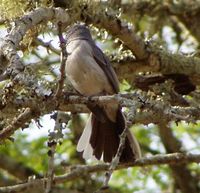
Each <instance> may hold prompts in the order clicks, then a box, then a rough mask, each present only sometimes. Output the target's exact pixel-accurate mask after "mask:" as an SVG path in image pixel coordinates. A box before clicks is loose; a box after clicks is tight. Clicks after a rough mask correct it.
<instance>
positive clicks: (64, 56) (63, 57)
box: [55, 22, 68, 98]
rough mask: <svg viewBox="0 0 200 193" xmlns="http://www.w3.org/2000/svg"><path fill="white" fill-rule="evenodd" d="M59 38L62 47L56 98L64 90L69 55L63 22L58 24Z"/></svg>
mask: <svg viewBox="0 0 200 193" xmlns="http://www.w3.org/2000/svg"><path fill="white" fill-rule="evenodd" d="M58 37H59V40H60V47H61V65H60V79H59V81H58V87H57V90H56V93H55V97H56V98H57V97H58V96H60V95H61V93H62V88H63V85H64V80H65V64H66V60H67V55H68V54H67V50H66V41H65V39H64V38H63V36H62V23H61V22H58Z"/></svg>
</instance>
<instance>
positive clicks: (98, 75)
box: [66, 40, 113, 96]
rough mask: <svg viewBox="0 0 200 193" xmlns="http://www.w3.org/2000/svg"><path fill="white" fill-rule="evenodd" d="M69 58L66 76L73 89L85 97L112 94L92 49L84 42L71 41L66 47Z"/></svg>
mask: <svg viewBox="0 0 200 193" xmlns="http://www.w3.org/2000/svg"><path fill="white" fill-rule="evenodd" d="M67 51H68V52H69V56H68V58H67V61H66V74H67V77H68V79H69V81H70V82H71V84H72V85H73V87H74V88H75V89H76V90H77V91H78V92H79V93H81V94H83V95H86V96H91V95H98V94H101V93H107V94H112V93H113V89H112V87H111V85H110V83H109V81H108V78H107V77H106V75H105V73H104V72H103V70H102V69H101V67H100V66H99V65H98V64H97V63H96V61H95V60H94V58H93V55H92V48H91V47H90V45H89V44H88V43H87V41H85V40H76V41H72V42H71V43H70V44H68V46H67Z"/></svg>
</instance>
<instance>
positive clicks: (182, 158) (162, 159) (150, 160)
mask: <svg viewBox="0 0 200 193" xmlns="http://www.w3.org/2000/svg"><path fill="white" fill-rule="evenodd" d="M190 162H196V163H200V155H199V154H197V155H195V154H184V153H173V154H166V155H156V156H152V157H146V158H141V159H139V160H136V161H135V162H134V163H130V164H127V165H120V166H118V167H117V168H116V169H117V170H119V169H124V168H128V167H136V166H140V167H143V166H151V165H162V164H181V163H190ZM108 168H109V164H101V165H94V166H74V167H73V168H72V170H71V172H70V173H68V174H64V175H60V176H55V178H54V182H55V183H56V184H58V183H63V182H68V181H72V180H75V179H80V178H81V177H84V176H85V175H86V174H90V173H94V172H101V171H106V170H108ZM46 180H47V179H46V178H43V179H36V180H31V181H30V182H27V183H24V184H18V185H15V186H8V187H1V188H0V192H1V193H11V192H13V191H15V192H19V191H21V190H26V189H27V188H30V187H34V186H35V185H37V186H42V185H43V184H44V183H45V182H46Z"/></svg>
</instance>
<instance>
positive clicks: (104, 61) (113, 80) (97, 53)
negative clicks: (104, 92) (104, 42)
mask: <svg viewBox="0 0 200 193" xmlns="http://www.w3.org/2000/svg"><path fill="white" fill-rule="evenodd" d="M91 46H92V50H93V57H94V59H95V61H96V62H97V64H98V65H99V66H100V67H101V69H102V70H103V71H104V73H105V74H106V76H107V78H108V80H109V82H110V84H111V85H112V87H113V90H114V92H115V93H118V92H119V81H118V78H117V76H116V74H115V71H114V69H113V67H112V65H111V64H110V62H109V60H108V58H107V57H106V56H105V55H104V54H103V52H102V51H101V49H100V48H98V47H97V46H96V45H95V44H93V45H91Z"/></svg>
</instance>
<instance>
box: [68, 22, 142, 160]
mask: <svg viewBox="0 0 200 193" xmlns="http://www.w3.org/2000/svg"><path fill="white" fill-rule="evenodd" d="M66 49H67V53H68V58H67V61H66V75H67V78H68V80H69V81H70V82H71V84H72V86H73V87H74V88H75V90H76V91H77V92H78V93H80V94H81V95H83V96H94V95H112V94H115V93H118V92H119V82H118V79H117V76H116V74H115V72H114V70H113V68H112V66H111V64H110V62H109V60H108V59H107V57H106V56H105V55H104V54H103V52H102V51H101V50H100V48H98V47H97V46H96V45H95V43H94V41H93V39H92V36H91V34H90V31H89V29H88V28H87V27H86V26H84V25H74V26H72V27H71V28H70V29H69V30H68V31H67V35H66ZM88 108H89V109H90V110H91V112H92V113H91V114H90V117H89V119H88V121H87V124H86V126H85V129H84V131H83V133H82V136H81V138H80V139H79V142H78V145H77V151H79V152H83V158H84V159H91V158H96V159H98V160H99V159H102V158H103V160H104V162H111V161H112V159H113V157H114V156H115V155H116V153H117V149H118V146H119V141H120V138H119V136H120V134H121V133H122V132H123V130H124V128H125V125H126V123H125V118H124V116H123V113H122V111H121V107H120V106H119V104H110V103H109V104H105V105H101V106H100V105H92V104H90V105H88ZM140 156H141V153H140V148H139V145H138V142H137V140H136V139H135V137H134V136H133V135H132V134H131V133H130V131H128V134H127V137H126V140H125V147H124V149H123V152H122V155H121V157H120V162H131V161H134V160H135V159H137V158H139V157H140Z"/></svg>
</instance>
